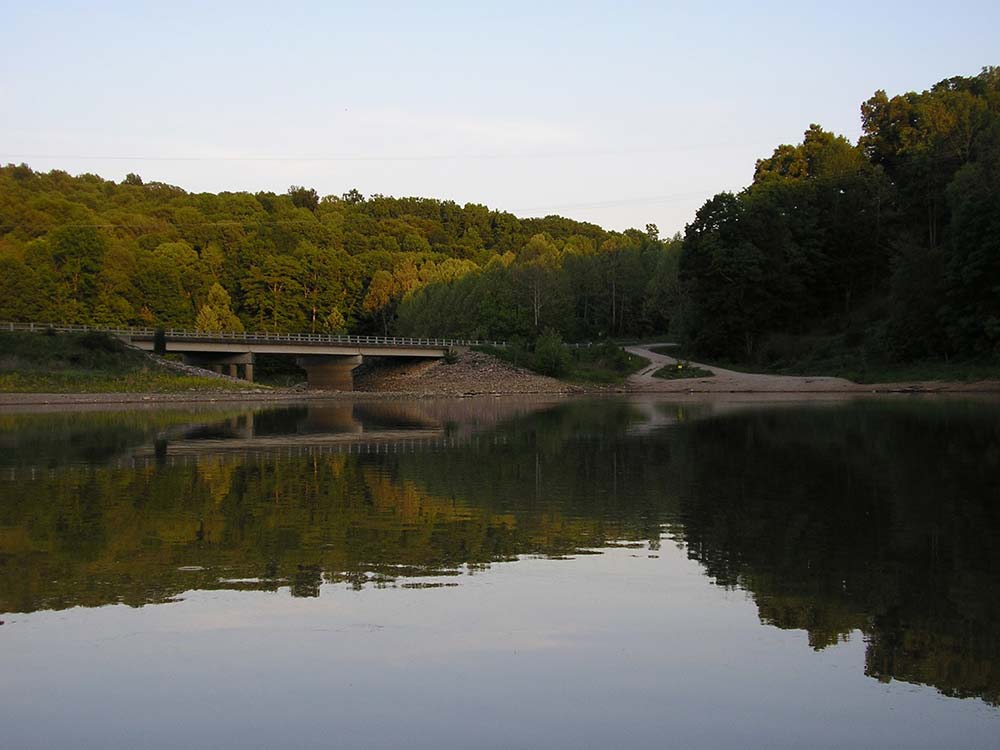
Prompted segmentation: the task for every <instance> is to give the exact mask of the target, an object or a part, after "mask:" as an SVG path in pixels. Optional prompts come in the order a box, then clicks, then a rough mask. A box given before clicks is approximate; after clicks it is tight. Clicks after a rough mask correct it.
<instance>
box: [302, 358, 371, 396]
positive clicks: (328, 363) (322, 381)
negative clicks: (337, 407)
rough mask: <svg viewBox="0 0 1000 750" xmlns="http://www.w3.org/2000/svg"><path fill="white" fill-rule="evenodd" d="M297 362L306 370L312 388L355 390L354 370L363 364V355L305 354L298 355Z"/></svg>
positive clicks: (319, 389) (321, 389)
mask: <svg viewBox="0 0 1000 750" xmlns="http://www.w3.org/2000/svg"><path fill="white" fill-rule="evenodd" d="M295 364H297V365H298V366H299V367H301V368H302V369H303V370H305V371H306V377H307V379H308V382H309V389H310V390H318V391H353V390H354V372H353V371H354V368H355V367H357V366H358V365H360V364H361V355H360V354H353V355H337V354H313V355H305V356H301V357H297V358H296V360H295Z"/></svg>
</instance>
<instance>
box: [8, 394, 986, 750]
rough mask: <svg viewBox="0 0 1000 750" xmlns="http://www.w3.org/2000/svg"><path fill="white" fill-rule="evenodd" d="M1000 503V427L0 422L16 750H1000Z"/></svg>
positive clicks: (255, 415) (526, 419) (452, 412)
mask: <svg viewBox="0 0 1000 750" xmlns="http://www.w3.org/2000/svg"><path fill="white" fill-rule="evenodd" d="M998 487H1000V404H997V403H993V402H988V401H986V402H984V401H975V402H966V401H923V400H865V401H857V402H850V401H845V402H836V403H827V404H818V405H817V404H812V405H810V404H788V403H783V404H777V405H769V404H752V403H745V404H740V403H719V402H716V403H704V404H699V403H671V402H669V401H659V400H655V399H642V400H611V399H608V400H599V401H576V400H567V401H554V402H545V401H530V400H509V399H488V400H476V399H466V400H441V401H436V400H426V401H413V402H408V401H398V402H397V401H394V402H360V403H355V404H327V405H321V404H309V405H303V406H290V407H289V406H286V407H277V408H265V409H249V408H240V407H236V408H231V409H227V410H221V411H215V410H208V411H206V410H200V411H176V410H162V411H161V410H148V411H142V412H135V411H116V412H89V413H66V412H53V413H18V414H15V413H8V414H0V613H2V614H0V620H3V621H4V624H3V625H2V626H0V663H3V664H4V665H5V670H4V671H5V672H6V673H7V674H8V675H16V679H5V680H3V681H0V725H2V726H3V728H4V734H5V735H6V736H7V737H8V738H11V739H12V740H13V744H9V746H10V747H16V748H33V747H54V746H73V747H178V746H186V747H240V748H247V747H275V746H279V745H287V746H295V747H330V746H338V747H398V746H406V747H429V748H430V747H473V746H474V747H505V748H506V747H613V746H621V745H622V744H625V743H627V744H628V745H631V746H637V747H653V746H656V747H660V746H663V745H664V744H667V745H671V744H673V745H676V746H685V747H706V748H710V747H723V746H734V747H735V746H740V747H789V748H792V747H895V746H899V747H903V746H906V747H939V746H942V745H947V746H950V747H988V746H992V745H993V744H994V743H995V742H996V741H997V740H998V739H1000V711H998V710H997V708H996V706H997V705H998V703H1000V625H998V623H1000V590H998V587H997V585H996V583H997V581H998V580H1000V551H998V547H997V542H998V536H1000V534H998V532H1000V491H998ZM7 744H8V743H7V741H5V746H7Z"/></svg>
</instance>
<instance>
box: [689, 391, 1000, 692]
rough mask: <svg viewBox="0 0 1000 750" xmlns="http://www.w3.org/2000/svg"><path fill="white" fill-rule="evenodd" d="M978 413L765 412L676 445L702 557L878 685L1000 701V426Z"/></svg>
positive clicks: (781, 621) (881, 408) (701, 427)
mask: <svg viewBox="0 0 1000 750" xmlns="http://www.w3.org/2000/svg"><path fill="white" fill-rule="evenodd" d="M998 416H1000V414H998V410H997V409H996V408H995V407H991V406H988V405H981V404H969V405H964V404H939V405H931V404H913V405H906V404H900V403H895V404H861V405H854V406H851V407H843V408H837V409H813V410H798V411H794V412H769V411H759V412H756V413H752V414H745V415H737V416H733V417H729V418H725V419H711V420H704V421H699V422H695V423H692V424H690V425H689V426H688V427H687V429H685V430H683V431H680V432H678V433H677V436H676V437H677V439H676V440H674V441H673V446H674V448H675V450H676V453H675V462H676V468H677V469H678V471H677V472H676V474H673V475H672V477H673V479H674V480H675V482H676V483H675V487H676V489H677V491H678V493H679V495H680V497H681V498H682V519H681V521H682V528H683V533H682V536H683V539H684V541H685V543H686V545H687V548H688V550H689V554H690V555H691V556H692V557H693V558H695V559H697V560H699V561H700V562H701V563H702V564H703V565H704V566H705V569H706V571H707V573H708V574H709V575H710V576H712V577H713V578H714V579H715V580H716V581H718V582H719V583H721V584H723V585H728V586H739V587H741V588H745V589H747V590H748V591H750V592H752V594H753V596H754V599H755V600H756V602H757V604H758V607H759V610H760V616H761V620H762V621H764V622H765V623H768V624H772V625H775V626H777V627H782V628H796V629H804V630H806V631H808V634H809V641H810V643H811V645H812V646H813V647H814V648H823V647H825V646H827V645H829V644H831V643H835V642H837V641H838V640H841V639H843V638H846V637H848V636H849V634H850V633H852V632H853V631H856V630H860V631H861V632H862V633H863V634H864V637H865V638H866V641H867V643H868V648H867V656H866V667H865V670H866V673H867V674H869V675H870V676H872V677H876V678H878V679H885V680H887V679H890V678H895V679H900V680H905V681H908V682H918V683H926V684H930V685H934V686H935V687H937V688H938V689H940V690H941V691H942V692H945V693H947V694H949V695H955V696H963V697H964V696H981V697H984V698H986V699H987V700H989V701H991V702H994V703H996V702H998V700H1000V671H998V670H1000V624H998V623H1000V591H998V589H997V587H996V585H995V582H996V580H997V575H998V573H1000V551H998V550H997V547H996V541H997V534H998V531H1000V502H998V501H1000V496H998V494H997V488H998V487H1000V419H998Z"/></svg>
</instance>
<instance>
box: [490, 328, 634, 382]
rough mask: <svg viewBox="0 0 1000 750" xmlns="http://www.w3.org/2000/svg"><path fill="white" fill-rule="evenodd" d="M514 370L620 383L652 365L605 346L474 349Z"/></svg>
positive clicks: (540, 342)
mask: <svg viewBox="0 0 1000 750" xmlns="http://www.w3.org/2000/svg"><path fill="white" fill-rule="evenodd" d="M474 348H475V349H476V351H481V352H484V353H486V354H491V355H493V356H494V357H497V358H498V359H502V360H503V361H504V362H508V363H510V364H512V365H514V366H515V367H524V368H526V369H528V370H531V371H533V372H537V373H539V374H540V375H549V376H551V377H555V378H559V379H560V380H566V381H569V382H572V383H583V384H614V383H620V382H622V381H623V380H624V379H625V378H627V377H628V376H629V375H632V374H633V373H636V372H638V371H639V370H641V369H642V368H643V367H645V366H646V365H648V364H649V360H648V359H646V358H644V357H639V356H637V355H635V354H631V353H629V352H626V351H625V350H624V349H622V348H621V347H620V346H617V345H615V344H612V343H610V342H606V343H603V344H595V345H593V346H566V345H565V344H563V343H562V342H561V341H555V340H549V341H545V340H543V339H542V338H539V340H538V341H537V342H536V343H535V347H534V349H533V350H532V349H529V348H527V347H523V346H517V345H512V346H508V347H505V348H502V349H501V348H494V347H489V346H481V347H474Z"/></svg>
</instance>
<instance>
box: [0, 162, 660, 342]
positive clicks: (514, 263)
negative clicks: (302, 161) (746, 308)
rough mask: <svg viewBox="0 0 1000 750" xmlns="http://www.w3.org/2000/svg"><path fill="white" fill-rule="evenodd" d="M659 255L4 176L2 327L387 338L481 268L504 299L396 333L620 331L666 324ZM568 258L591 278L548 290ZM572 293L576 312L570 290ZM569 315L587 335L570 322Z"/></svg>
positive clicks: (644, 235)
mask: <svg viewBox="0 0 1000 750" xmlns="http://www.w3.org/2000/svg"><path fill="white" fill-rule="evenodd" d="M667 248H668V245H667V244H665V243H662V242H660V241H659V240H658V238H657V236H656V230H655V228H654V227H649V228H648V229H647V231H646V232H636V231H631V232H626V233H624V234H619V233H614V232H607V231H605V230H603V229H601V228H600V227H598V226H595V225H593V224H587V223H583V222H577V221H571V220H569V219H564V218H561V217H558V216H550V217H547V218H544V219H519V218H517V217H516V216H514V215H513V214H510V213H505V212H502V211H495V210H490V209H488V208H487V207H486V206H482V205H477V204H472V203H468V204H466V205H464V206H460V205H458V204H456V203H454V202H451V201H441V200H433V199H425V198H391V197H386V196H382V195H373V196H370V197H367V198H366V197H365V196H363V195H361V194H360V193H358V192H357V191H351V192H349V193H346V194H344V195H343V196H327V197H323V198H321V197H320V196H319V195H318V194H317V193H316V192H315V191H314V190H312V189H308V188H303V187H296V186H293V187H292V188H290V189H289V190H288V192H287V193H286V194H283V195H277V194H274V193H257V194H253V195H251V194H249V193H220V194H218V195H214V194H210V193H199V194H194V193H188V192H186V191H184V190H182V189H181V188H178V187H173V186H171V185H165V184H163V183H158V182H148V183H147V182H143V180H142V179H141V178H140V177H139V176H137V175H129V176H128V177H127V178H126V179H125V180H124V181H122V182H121V183H114V182H111V181H108V180H104V179H102V178H100V177H97V176H95V175H90V174H85V175H80V176H76V177H74V176H71V175H69V174H67V173H65V172H62V171H58V170H55V171H52V172H49V173H39V172H35V171H33V170H32V169H31V168H29V167H28V166H26V165H20V166H14V165H8V166H6V167H2V168H0V320H15V321H42V322H66V323H88V324H96V325H103V326H130V325H141V326H156V327H159V326H162V327H167V328H169V327H176V328H188V329H190V328H194V327H197V328H199V329H201V330H243V329H247V330H269V331H293V332H298V331H306V332H340V331H378V332H391V330H392V329H393V328H394V325H395V319H396V315H397V308H398V307H399V306H400V304H401V303H402V302H403V301H404V300H406V299H408V298H410V297H412V296H413V295H414V294H415V293H416V292H417V291H418V290H420V289H421V288H423V287H425V286H427V285H429V284H434V285H438V286H446V285H447V284H449V283H453V282H456V281H458V280H459V279H462V278H463V277H467V276H470V275H475V276H477V277H478V275H479V273H480V272H481V271H482V272H483V278H484V279H492V278H494V277H496V276H498V275H502V276H503V277H504V279H505V284H506V286H505V287H504V289H503V291H502V294H500V295H498V296H497V297H495V298H492V297H491V298H483V299H477V300H475V301H472V302H468V304H469V305H471V307H460V308H449V309H448V310H447V311H446V312H444V313H442V314H437V313H435V314H425V313H419V312H418V311H417V310H411V311H409V313H408V316H407V319H408V320H409V321H410V323H409V324H408V328H407V330H415V329H414V328H413V326H414V325H416V321H417V320H418V319H420V318H421V316H422V317H423V318H424V319H425V320H424V322H423V323H422V324H421V325H424V329H423V330H422V331H421V332H424V333H431V332H433V333H448V334H463V335H470V336H475V337H500V336H507V335H514V334H516V335H521V336H525V337H528V338H533V337H534V335H535V334H536V333H537V332H539V331H541V330H542V328H543V326H557V327H560V328H564V329H565V330H566V331H567V333H569V332H573V333H575V334H578V335H581V336H582V335H594V334H596V333H599V332H611V331H615V332H618V333H627V332H634V331H636V330H639V329H640V328H643V327H645V328H653V327H660V326H662V325H664V319H663V317H662V315H663V312H662V311H664V310H666V309H667V307H666V306H665V305H663V304H660V302H659V301H657V300H653V299H652V297H650V298H649V299H646V298H643V297H642V296H641V295H643V294H648V295H652V296H655V295H657V294H659V290H658V289H655V288H653V286H652V285H651V284H650V279H651V278H652V273H653V272H655V271H656V269H658V268H659V267H660V266H662V265H663V263H664V258H665V256H666V255H667ZM678 250H679V247H678ZM599 253H603V254H605V255H607V254H609V253H610V254H613V256H614V257H613V258H611V259H604V258H603V256H602V258H601V259H599V258H598V254H599ZM675 255H676V253H675ZM563 256H566V257H569V256H572V258H573V260H572V262H571V263H570V265H573V266H574V267H580V268H581V269H583V267H584V266H586V272H587V273H588V274H589V276H588V278H587V279H586V280H583V279H581V281H580V283H579V284H578V285H577V286H578V287H579V289H577V287H573V288H566V289H563V288H562V287H560V294H556V293H555V290H554V289H553V288H552V282H551V278H550V277H551V275H552V273H554V268H555V267H556V266H558V265H559V262H558V259H559V258H561V257H563ZM586 259H589V261H588V260H586ZM640 260H641V263H642V264H643V268H642V269H641V270H640V269H639V268H637V267H634V266H635V263H637V262H639V261H640ZM588 263H589V265H588ZM675 265H676V264H675ZM630 274H631V276H629V275H630ZM577 292H579V293H580V294H581V295H583V296H581V297H580V300H579V301H580V303H581V304H580V305H576V306H574V304H572V303H571V302H570V300H569V297H567V296H566V295H570V294H575V293H577ZM637 293H638V295H639V296H636V294H637ZM560 295H561V296H560ZM435 299H436V298H435ZM463 304H465V301H463ZM581 305H582V306H581ZM575 307H580V315H581V316H582V317H581V321H582V323H581V324H580V325H573V324H572V321H571V320H570V318H569V317H567V316H571V313H570V312H569V311H570V310H575Z"/></svg>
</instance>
